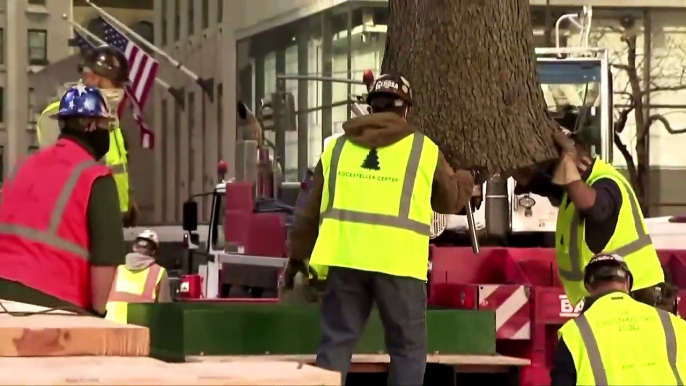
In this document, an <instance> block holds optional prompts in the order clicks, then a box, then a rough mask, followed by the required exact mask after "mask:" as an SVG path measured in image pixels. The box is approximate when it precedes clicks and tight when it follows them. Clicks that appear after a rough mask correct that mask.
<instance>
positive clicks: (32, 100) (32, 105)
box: [29, 87, 38, 123]
mask: <svg viewBox="0 0 686 386" xmlns="http://www.w3.org/2000/svg"><path fill="white" fill-rule="evenodd" d="M37 115H38V114H37V113H36V93H35V90H34V89H33V88H30V87H29V122H30V123H36V119H37Z"/></svg>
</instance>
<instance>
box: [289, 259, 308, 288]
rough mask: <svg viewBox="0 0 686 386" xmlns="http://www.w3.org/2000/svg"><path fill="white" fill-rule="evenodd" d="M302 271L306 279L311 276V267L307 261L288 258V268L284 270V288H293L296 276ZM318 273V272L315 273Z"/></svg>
mask: <svg viewBox="0 0 686 386" xmlns="http://www.w3.org/2000/svg"><path fill="white" fill-rule="evenodd" d="M298 273H300V274H302V275H303V277H304V278H305V279H308V278H309V273H310V267H309V266H308V264H307V262H305V261H302V260H294V259H290V258H289V259H288V263H287V264H286V269H285V270H284V272H283V284H282V286H283V288H284V289H286V290H292V289H293V284H294V283H295V276H296V275H297V274H298ZM315 275H316V273H315Z"/></svg>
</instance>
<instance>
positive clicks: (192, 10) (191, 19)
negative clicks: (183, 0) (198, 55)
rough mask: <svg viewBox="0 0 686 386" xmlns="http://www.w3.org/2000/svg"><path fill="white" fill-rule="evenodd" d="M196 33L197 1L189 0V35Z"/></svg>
mask: <svg viewBox="0 0 686 386" xmlns="http://www.w3.org/2000/svg"><path fill="white" fill-rule="evenodd" d="M194 33H195V1H189V2H188V36H191V35H193V34H194Z"/></svg>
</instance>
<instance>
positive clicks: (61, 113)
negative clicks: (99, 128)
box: [52, 84, 113, 119]
mask: <svg viewBox="0 0 686 386" xmlns="http://www.w3.org/2000/svg"><path fill="white" fill-rule="evenodd" d="M52 117H53V118H55V119H60V118H68V117H84V118H106V119H113V117H112V114H111V113H110V107H109V105H108V104H107V100H106V99H105V97H104V96H103V95H102V93H101V92H100V90H98V89H97V88H95V87H89V86H86V85H84V84H77V85H76V86H73V87H72V88H70V89H69V90H67V92H65V93H64V95H63V96H62V99H60V106H59V110H58V111H57V114H54V115H53V116H52Z"/></svg>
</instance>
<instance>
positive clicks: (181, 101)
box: [67, 18, 186, 110]
mask: <svg viewBox="0 0 686 386" xmlns="http://www.w3.org/2000/svg"><path fill="white" fill-rule="evenodd" d="M67 21H68V22H69V24H71V26H72V27H74V29H75V30H76V31H77V32H78V33H79V34H81V35H84V36H88V37H89V38H91V39H93V40H95V41H96V42H98V43H99V44H103V45H107V43H106V42H105V41H104V40H102V39H100V38H99V37H98V36H96V35H95V34H94V33H92V32H91V31H89V30H87V29H86V28H84V27H82V26H81V25H80V24H79V23H76V22H75V21H74V20H72V19H71V18H67ZM155 83H156V84H157V85H158V86H160V87H162V88H163V89H165V90H167V92H168V93H169V94H171V96H172V97H173V98H174V101H176V104H178V105H179V106H180V107H181V110H184V109H185V107H186V106H185V105H186V103H185V98H184V93H183V87H172V86H171V85H170V84H169V83H167V82H165V81H164V80H162V79H160V78H158V77H155Z"/></svg>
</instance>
